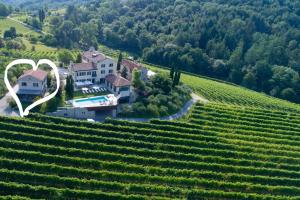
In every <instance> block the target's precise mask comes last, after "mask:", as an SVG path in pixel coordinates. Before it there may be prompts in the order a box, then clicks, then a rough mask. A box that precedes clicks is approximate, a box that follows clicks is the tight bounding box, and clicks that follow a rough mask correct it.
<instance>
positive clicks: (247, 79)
mask: <svg viewBox="0 0 300 200" xmlns="http://www.w3.org/2000/svg"><path fill="white" fill-rule="evenodd" d="M242 85H243V86H245V87H247V88H250V89H256V79H255V76H254V74H253V73H252V72H248V73H247V74H246V75H245V76H244V78H243V81H242Z"/></svg>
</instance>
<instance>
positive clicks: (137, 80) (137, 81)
mask: <svg viewBox="0 0 300 200" xmlns="http://www.w3.org/2000/svg"><path fill="white" fill-rule="evenodd" d="M132 86H133V87H134V88H136V89H138V90H140V91H144V90H145V83H144V81H142V79H141V72H140V71H139V70H137V69H134V70H133V72H132Z"/></svg>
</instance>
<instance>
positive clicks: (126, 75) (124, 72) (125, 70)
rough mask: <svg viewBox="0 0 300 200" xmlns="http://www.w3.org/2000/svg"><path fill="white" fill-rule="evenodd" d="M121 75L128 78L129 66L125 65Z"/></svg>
mask: <svg viewBox="0 0 300 200" xmlns="http://www.w3.org/2000/svg"><path fill="white" fill-rule="evenodd" d="M121 76H122V77H123V78H126V79H127V78H128V70H127V68H126V67H123V70H122V72H121Z"/></svg>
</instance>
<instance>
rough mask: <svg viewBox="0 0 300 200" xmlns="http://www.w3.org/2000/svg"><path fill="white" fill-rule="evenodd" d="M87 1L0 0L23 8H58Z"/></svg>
mask: <svg viewBox="0 0 300 200" xmlns="http://www.w3.org/2000/svg"><path fill="white" fill-rule="evenodd" d="M87 1H88V0H0V2H3V3H6V4H10V5H13V6H16V7H20V8H25V9H35V8H40V7H43V6H47V7H48V8H58V7H62V6H67V5H76V4H79V3H80V4H82V3H85V2H87Z"/></svg>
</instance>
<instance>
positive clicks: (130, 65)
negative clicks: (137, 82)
mask: <svg viewBox="0 0 300 200" xmlns="http://www.w3.org/2000/svg"><path fill="white" fill-rule="evenodd" d="M124 69H126V72H127V79H128V80H130V81H131V80H132V73H133V70H135V69H136V70H139V71H140V72H141V79H143V80H146V78H147V73H148V69H147V68H146V67H144V66H143V65H142V64H140V63H138V62H136V61H134V60H132V59H123V60H122V63H121V71H123V70H124Z"/></svg>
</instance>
